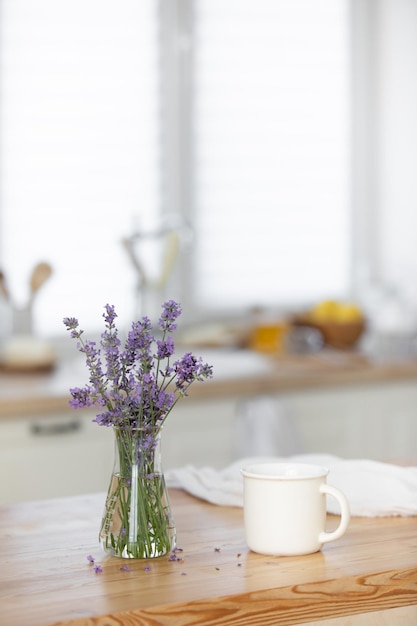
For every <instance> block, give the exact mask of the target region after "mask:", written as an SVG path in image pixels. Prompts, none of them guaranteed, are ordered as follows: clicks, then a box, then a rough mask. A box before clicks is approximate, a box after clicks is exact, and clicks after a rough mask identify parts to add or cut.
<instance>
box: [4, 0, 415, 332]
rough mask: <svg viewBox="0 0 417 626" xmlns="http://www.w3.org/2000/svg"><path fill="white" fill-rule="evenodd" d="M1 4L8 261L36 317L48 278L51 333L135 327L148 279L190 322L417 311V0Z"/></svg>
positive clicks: (7, 271)
mask: <svg viewBox="0 0 417 626" xmlns="http://www.w3.org/2000/svg"><path fill="white" fill-rule="evenodd" d="M0 10H1V15H0V18H1V22H0V24H1V26H0V28H1V30H0V81H1V109H0V133H1V134H0V136H1V139H0V157H1V158H0V268H1V270H2V272H3V273H4V277H5V281H6V285H7V290H8V293H9V297H10V299H11V300H12V302H13V306H14V307H15V308H16V309H22V308H23V309H24V308H25V307H26V306H27V303H28V301H29V299H30V298H31V296H30V292H31V287H30V279H31V278H30V277H31V273H32V271H33V268H34V267H35V265H36V264H37V263H38V262H40V261H45V262H47V263H48V264H50V266H51V267H52V274H51V276H50V278H49V279H48V281H46V282H45V284H44V285H42V290H39V294H38V295H37V296H36V298H32V300H33V306H32V309H33V320H32V323H33V329H34V331H35V332H36V333H39V334H41V335H43V336H59V335H62V334H64V333H65V329H64V328H63V325H62V318H63V317H64V316H67V315H75V316H76V317H78V318H79V319H80V321H81V322H82V325H83V327H84V328H85V329H86V330H90V329H91V330H94V329H97V328H98V327H99V326H100V325H101V312H102V307H103V306H104V304H106V303H107V302H110V303H112V304H114V305H116V308H117V310H118V311H119V315H120V317H121V318H122V320H123V319H124V317H125V318H126V320H127V321H130V320H131V318H132V315H136V313H137V312H138V311H139V312H140V311H141V310H142V309H144V308H145V305H143V303H142V304H141V300H142V299H141V298H138V291H139V288H140V286H142V287H143V276H144V274H146V277H145V279H146V285H147V287H149V286H150V290H152V289H154V288H157V289H158V290H159V292H158V294H157V296H158V300H159V299H160V296H163V297H164V296H165V295H168V296H170V297H171V296H172V297H175V298H177V299H180V300H181V302H182V304H183V306H184V310H185V313H184V315H185V316H186V317H187V318H188V319H189V320H191V321H195V320H198V319H212V318H214V317H219V316H220V317H225V316H226V317H230V316H237V315H238V316H242V315H245V314H247V312H248V311H251V310H253V308H254V307H269V308H273V309H274V310H279V311H284V312H287V311H293V310H297V309H300V308H303V307H306V306H309V305H311V304H312V303H314V302H317V301H319V300H320V299H323V298H345V299H346V298H348V299H352V298H353V299H355V300H356V301H358V302H360V304H361V305H362V306H363V307H367V308H369V307H372V306H373V305H374V301H375V298H376V297H381V296H382V295H385V294H386V293H387V292H390V293H392V291H393V290H394V291H395V292H396V294H397V295H398V294H399V295H400V296H401V298H402V299H405V300H407V303H408V305H409V306H410V307H412V308H413V312H414V314H417V313H416V311H417V292H416V281H415V275H416V271H417V248H416V246H415V242H414V232H415V220H416V219H417V218H416V215H417V212H416V209H417V177H416V176H415V164H416V162H417V119H416V114H415V111H416V110H417V80H416V76H417V71H416V70H417V68H416V65H417V36H416V34H417V5H416V3H415V2H414V1H413V0H314V1H311V0H292V1H291V2H287V1H283V0H282V1H281V0H279V1H277V0H259V1H258V0H257V2H253V1H252V0H239V1H237V0H226V1H224V0H221V1H220V0H141V1H140V2H137V1H136V0H122V1H121V2H119V3H117V7H116V5H115V3H114V2H110V1H109V0H104V1H103V0H74V1H73V2H71V3H70V4H68V3H66V2H61V1H57V0H36V2H33V1H32V0H1V2H0ZM126 240H129V241H130V244H131V246H130V252H132V251H133V252H134V254H135V256H136V261H138V257H139V264H140V270H139V269H138V267H137V264H136V265H135V263H134V262H133V260H132V258H131V254H130V253H129V248H128V247H127V246H126V243H127V242H126ZM147 306H151V305H147Z"/></svg>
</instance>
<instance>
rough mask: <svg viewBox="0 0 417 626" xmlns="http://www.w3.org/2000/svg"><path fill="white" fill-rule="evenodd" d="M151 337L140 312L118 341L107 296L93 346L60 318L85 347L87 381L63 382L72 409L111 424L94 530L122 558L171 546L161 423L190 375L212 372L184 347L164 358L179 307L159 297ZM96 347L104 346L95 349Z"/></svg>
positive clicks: (196, 376) (71, 321) (171, 525)
mask: <svg viewBox="0 0 417 626" xmlns="http://www.w3.org/2000/svg"><path fill="white" fill-rule="evenodd" d="M162 309H163V310H162V314H161V316H160V318H159V322H158V326H159V329H160V331H161V338H160V339H155V337H154V336H153V334H152V325H151V322H150V320H149V319H148V318H147V317H143V318H142V320H141V321H138V322H133V323H132V326H131V329H130V331H129V333H128V335H127V339H126V341H125V343H124V346H123V349H122V342H121V341H120V339H119V335H118V330H117V328H116V325H115V319H116V317H117V315H116V312H115V309H114V306H111V305H109V304H107V305H106V306H105V313H103V318H104V320H105V331H104V332H103V334H102V335H101V341H100V347H97V344H96V342H94V341H88V340H86V341H84V340H83V337H82V335H83V331H82V330H80V329H79V324H78V320H77V319H76V318H74V317H67V318H64V324H65V326H66V327H67V329H68V330H69V331H71V337H72V338H74V339H77V340H78V344H77V348H78V350H79V351H80V352H82V353H83V354H84V355H85V360H86V365H87V368H88V370H89V373H90V377H89V384H87V385H85V386H84V387H82V388H79V387H75V388H72V389H70V393H71V396H72V399H71V401H70V405H71V406H72V407H73V408H75V409H80V408H86V407H96V408H97V410H98V412H97V414H96V417H95V419H94V421H96V422H97V423H98V424H99V425H101V426H112V427H113V430H114V433H115V460H114V468H113V475H112V479H111V481H110V486H109V490H108V494H107V499H106V505H105V510H104V514H103V520H102V525H101V530H100V542H101V544H102V547H103V549H104V550H105V551H106V552H107V553H109V554H112V555H115V556H120V557H125V558H150V557H154V556H161V555H163V554H166V553H167V552H169V551H171V550H172V549H173V548H174V546H175V525H174V522H173V520H172V515H171V510H170V506H169V500H168V493H167V489H166V485H165V480H164V476H163V471H162V467H161V462H160V437H161V428H162V426H163V424H164V422H165V419H166V418H167V416H168V414H169V413H170V412H171V411H172V409H173V408H174V406H175V405H176V403H177V402H178V400H179V399H180V398H181V397H184V396H186V395H187V390H188V388H189V387H190V385H191V384H192V383H193V382H195V381H197V380H198V381H203V380H205V379H207V378H211V377H212V367H211V366H210V365H208V364H207V363H203V362H202V359H201V357H199V358H196V357H195V356H193V354H192V353H190V352H187V353H186V354H184V355H183V356H182V357H181V358H180V359H178V360H175V361H173V362H172V363H171V361H172V357H173V355H174V352H175V346H174V340H173V337H172V333H173V332H174V331H175V330H176V327H177V324H176V320H177V318H178V317H179V316H180V314H181V307H180V305H179V304H178V303H176V302H175V301H173V300H170V301H168V302H165V303H164V304H163V305H162ZM102 352H103V354H102Z"/></svg>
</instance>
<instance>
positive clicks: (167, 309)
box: [158, 300, 182, 332]
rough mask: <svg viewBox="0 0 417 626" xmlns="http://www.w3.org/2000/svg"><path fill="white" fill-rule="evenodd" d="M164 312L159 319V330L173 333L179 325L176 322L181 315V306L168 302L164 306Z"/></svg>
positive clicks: (171, 301)
mask: <svg viewBox="0 0 417 626" xmlns="http://www.w3.org/2000/svg"><path fill="white" fill-rule="evenodd" d="M162 308H163V311H162V313H161V317H160V318H159V322H158V323H159V328H160V329H161V330H163V331H166V332H173V331H174V330H176V328H177V325H176V324H175V320H176V319H177V318H178V317H179V316H180V315H181V312H182V311H181V305H180V304H178V303H177V302H175V301H174V300H168V302H165V303H164V304H163V305H162Z"/></svg>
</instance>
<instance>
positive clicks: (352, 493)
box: [165, 454, 417, 517]
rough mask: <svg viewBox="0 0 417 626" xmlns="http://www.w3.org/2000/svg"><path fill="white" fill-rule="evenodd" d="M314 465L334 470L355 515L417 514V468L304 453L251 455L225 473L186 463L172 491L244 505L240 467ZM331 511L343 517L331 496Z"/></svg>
mask: <svg viewBox="0 0 417 626" xmlns="http://www.w3.org/2000/svg"><path fill="white" fill-rule="evenodd" d="M270 461H279V462H285V463H289V462H298V463H313V464H317V465H322V466H325V467H327V468H328V469H329V474H328V477H327V482H328V484H330V485H333V486H334V487H338V488H339V489H340V490H341V491H342V492H343V493H344V494H345V496H346V497H347V499H348V501H349V505H350V511H351V515H353V516H364V517H382V516H392V515H397V516H398V515H399V516H410V515H417V467H414V466H413V467H411V466H409V467H401V466H398V465H392V464H389V463H381V462H378V461H371V460H356V459H352V460H346V459H341V458H338V457H336V456H332V455H327V454H326V455H323V454H320V455H318V454H299V455H295V456H290V457H248V458H243V459H240V460H239V461H235V462H234V463H232V464H231V465H229V466H228V467H226V468H225V469H223V470H216V469H213V468H210V467H203V468H197V467H195V466H193V465H187V466H185V467H181V468H178V469H171V470H168V471H167V472H166V473H165V478H166V480H167V484H168V486H169V487H178V488H181V489H184V490H185V491H187V492H189V493H190V494H192V495H194V496H196V497H198V498H201V499H203V500H206V501H208V502H211V503H213V504H219V505H225V506H240V507H241V506H243V478H242V475H241V473H240V469H241V468H243V467H246V466H247V465H251V464H252V463H257V462H270ZM327 510H328V512H329V513H335V514H338V513H339V505H338V503H337V501H336V500H335V499H334V498H332V497H330V496H327Z"/></svg>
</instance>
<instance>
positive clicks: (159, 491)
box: [99, 427, 176, 559]
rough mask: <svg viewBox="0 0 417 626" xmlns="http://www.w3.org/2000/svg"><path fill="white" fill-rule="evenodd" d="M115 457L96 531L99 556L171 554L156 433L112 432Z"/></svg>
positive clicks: (172, 540) (172, 541) (170, 526)
mask: <svg viewBox="0 0 417 626" xmlns="http://www.w3.org/2000/svg"><path fill="white" fill-rule="evenodd" d="M113 430H114V435H115V455H114V467H113V473H112V477H111V481H110V485H109V489H108V493H107V498H106V504H105V507H104V513H103V519H102V523H101V529H100V535H99V539H100V543H101V546H102V548H103V550H104V551H105V552H106V553H107V554H110V555H112V556H118V557H122V558H126V559H149V558H154V557H158V556H162V555H164V554H167V553H168V552H170V551H172V550H173V549H174V548H175V542H176V531H175V525H174V521H173V518H172V515H171V508H170V504H169V499H168V491H167V488H166V484H165V478H164V474H163V471H162V464H161V429H159V430H158V431H157V432H155V433H152V432H149V431H146V432H145V431H144V430H141V429H135V428H116V427H115V428H114V429H113Z"/></svg>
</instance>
